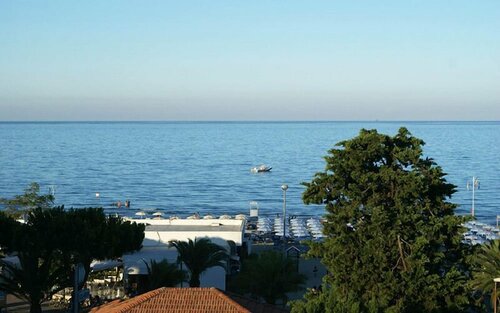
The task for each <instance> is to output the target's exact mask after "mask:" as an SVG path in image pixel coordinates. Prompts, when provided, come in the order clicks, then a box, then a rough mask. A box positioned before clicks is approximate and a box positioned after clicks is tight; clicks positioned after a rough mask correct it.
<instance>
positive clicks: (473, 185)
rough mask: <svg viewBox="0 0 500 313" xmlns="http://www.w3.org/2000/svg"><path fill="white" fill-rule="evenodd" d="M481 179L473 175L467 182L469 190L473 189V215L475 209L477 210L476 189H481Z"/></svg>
mask: <svg viewBox="0 0 500 313" xmlns="http://www.w3.org/2000/svg"><path fill="white" fill-rule="evenodd" d="M479 187H480V185H479V179H477V177H475V176H472V181H471V182H470V181H468V182H467V190H469V188H470V189H472V209H471V215H472V216H474V211H475V206H474V204H475V203H474V200H475V199H474V197H475V191H476V189H479Z"/></svg>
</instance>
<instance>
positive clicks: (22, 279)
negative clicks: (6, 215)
mask: <svg viewBox="0 0 500 313" xmlns="http://www.w3.org/2000/svg"><path fill="white" fill-rule="evenodd" d="M18 258H19V263H20V264H19V265H18V264H13V263H10V262H8V261H5V260H0V269H1V270H0V290H3V291H5V292H7V293H9V294H12V295H14V296H16V297H18V298H20V299H24V300H26V301H27V302H28V303H29V304H30V312H31V313H40V312H42V307H41V305H42V302H44V301H47V300H49V299H50V298H51V297H52V295H53V294H55V293H57V292H58V291H59V290H61V289H63V288H64V287H66V286H67V285H68V284H69V280H68V275H67V273H68V271H70V269H68V268H66V267H64V265H63V264H60V263H58V262H55V260H54V258H53V257H52V256H50V255H44V256H43V257H40V256H39V255H36V253H35V255H33V254H30V253H19V254H18Z"/></svg>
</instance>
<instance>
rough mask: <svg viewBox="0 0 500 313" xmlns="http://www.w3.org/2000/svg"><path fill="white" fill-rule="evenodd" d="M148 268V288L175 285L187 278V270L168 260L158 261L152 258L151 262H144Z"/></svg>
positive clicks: (153, 288) (149, 289)
mask: <svg viewBox="0 0 500 313" xmlns="http://www.w3.org/2000/svg"><path fill="white" fill-rule="evenodd" d="M144 263H145V264H146V267H147V268H148V290H147V291H151V290H155V289H158V288H161V287H175V286H177V285H179V284H180V283H182V282H183V281H185V280H186V278H187V275H186V272H185V271H183V270H181V269H179V268H178V266H177V264H174V263H168V260H166V259H165V260H163V261H160V262H156V261H155V260H151V262H150V264H148V263H147V262H144Z"/></svg>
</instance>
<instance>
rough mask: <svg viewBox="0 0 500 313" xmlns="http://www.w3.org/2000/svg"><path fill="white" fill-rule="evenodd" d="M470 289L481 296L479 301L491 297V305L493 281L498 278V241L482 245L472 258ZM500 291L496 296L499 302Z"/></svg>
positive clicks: (499, 252)
mask: <svg viewBox="0 0 500 313" xmlns="http://www.w3.org/2000/svg"><path fill="white" fill-rule="evenodd" d="M473 263H474V271H473V280H472V281H471V285H472V287H473V288H474V289H475V290H477V291H478V292H479V293H480V294H481V300H483V299H484V298H487V297H491V302H492V303H493V301H494V299H493V286H494V284H493V279H495V278H499V277H500V239H497V240H494V241H491V242H490V243H486V244H483V245H482V246H481V247H480V250H479V251H478V253H476V254H475V255H474V258H473ZM499 295H500V291H499V292H498V295H497V301H498V300H499V297H498V296H499Z"/></svg>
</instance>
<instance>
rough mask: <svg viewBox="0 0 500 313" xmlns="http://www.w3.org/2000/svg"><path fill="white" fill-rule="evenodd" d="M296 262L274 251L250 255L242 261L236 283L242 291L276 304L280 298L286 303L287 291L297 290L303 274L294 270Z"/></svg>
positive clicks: (301, 282) (303, 280) (303, 277)
mask: <svg viewBox="0 0 500 313" xmlns="http://www.w3.org/2000/svg"><path fill="white" fill-rule="evenodd" d="M296 266H297V265H296V263H295V261H293V260H292V259H291V258H287V257H283V255H282V254H281V253H279V252H276V251H264V252H262V253H261V254H259V255H252V257H250V258H249V259H247V260H245V261H244V262H243V266H242V270H241V273H240V274H239V276H238V285H239V287H240V288H241V290H242V291H244V292H249V293H250V294H251V295H252V296H254V297H258V298H263V299H264V300H265V301H266V302H267V303H270V304H276V301H277V300H278V299H281V300H282V302H283V304H286V302H287V300H288V297H287V295H286V294H287V293H288V292H293V291H298V290H300V288H301V285H302V284H303V283H304V282H305V276H304V275H302V274H300V273H298V272H297V271H296Z"/></svg>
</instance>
